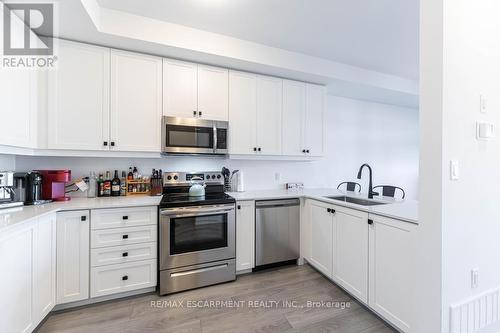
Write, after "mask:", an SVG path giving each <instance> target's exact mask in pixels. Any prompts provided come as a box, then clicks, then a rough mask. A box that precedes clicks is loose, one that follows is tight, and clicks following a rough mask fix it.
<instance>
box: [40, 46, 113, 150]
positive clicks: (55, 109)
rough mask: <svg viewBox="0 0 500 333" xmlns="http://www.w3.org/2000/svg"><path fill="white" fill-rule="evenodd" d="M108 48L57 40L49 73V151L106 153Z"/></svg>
mask: <svg viewBox="0 0 500 333" xmlns="http://www.w3.org/2000/svg"><path fill="white" fill-rule="evenodd" d="M109 57H110V50H109V49H108V48H103V47H98V46H93V45H88V44H82V43H74V42H69V41H65V40H59V54H58V60H57V69H56V70H52V71H50V72H49V86H48V96H49V98H48V148H49V149H76V150H108V147H109V146H108V144H109V142H108V141H109V70H110V68H109Z"/></svg>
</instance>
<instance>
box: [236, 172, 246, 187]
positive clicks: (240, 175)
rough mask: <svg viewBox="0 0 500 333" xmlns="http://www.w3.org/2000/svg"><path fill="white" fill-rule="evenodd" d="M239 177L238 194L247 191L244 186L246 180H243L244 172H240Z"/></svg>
mask: <svg viewBox="0 0 500 333" xmlns="http://www.w3.org/2000/svg"><path fill="white" fill-rule="evenodd" d="M237 175H238V186H237V187H236V190H237V191H238V192H243V191H245V185H244V180H243V171H241V170H240V172H238V173H237Z"/></svg>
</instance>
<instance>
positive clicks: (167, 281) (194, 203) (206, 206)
mask: <svg viewBox="0 0 500 333" xmlns="http://www.w3.org/2000/svg"><path fill="white" fill-rule="evenodd" d="M163 179H164V187H163V198H162V201H161V203H160V233H159V238H160V239H159V242H160V246H159V247H160V249H159V250H160V256H159V257H160V259H159V261H160V262H159V267H160V294H161V295H165V294H170V293H174V292H178V291H182V290H187V289H192V288H198V287H203V286H207V285H211V284H216V283H221V282H226V281H232V280H235V279H236V260H235V258H236V244H235V243H236V223H235V202H236V201H235V200H234V198H232V197H230V196H228V195H226V194H225V193H224V181H223V178H222V175H221V174H220V172H193V173H183V172H171V173H165V174H164V176H163ZM200 179H201V180H202V181H203V182H205V185H206V188H205V195H204V196H198V197H195V196H189V188H190V187H191V185H192V183H193V182H200Z"/></svg>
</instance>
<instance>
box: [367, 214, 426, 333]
mask: <svg viewBox="0 0 500 333" xmlns="http://www.w3.org/2000/svg"><path fill="white" fill-rule="evenodd" d="M370 218H371V219H372V221H373V224H372V225H370V227H369V234H370V275H369V276H370V298H369V299H370V303H369V305H370V307H371V308H372V309H374V310H375V311H376V312H377V313H378V314H379V315H381V316H382V317H383V318H385V319H386V320H388V321H389V322H390V323H392V324H393V325H394V326H396V327H398V328H399V329H400V330H402V331H403V332H409V331H410V328H411V323H410V320H411V319H410V318H411V313H412V309H411V305H412V304H413V303H414V302H413V293H412V290H413V287H414V285H415V280H414V277H415V271H414V267H413V262H414V260H413V258H414V253H415V251H414V247H413V244H414V235H415V231H416V228H417V226H416V225H415V224H412V223H408V222H403V221H398V220H393V219H389V218H386V217H381V216H376V215H370Z"/></svg>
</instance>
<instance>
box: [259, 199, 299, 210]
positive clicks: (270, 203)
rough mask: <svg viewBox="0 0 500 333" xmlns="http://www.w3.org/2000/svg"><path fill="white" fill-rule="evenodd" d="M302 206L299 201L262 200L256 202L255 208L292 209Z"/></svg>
mask: <svg viewBox="0 0 500 333" xmlns="http://www.w3.org/2000/svg"><path fill="white" fill-rule="evenodd" d="M299 204H300V200H299V199H284V200H261V201H255V208H256V209H259V208H273V207H290V206H298V205H299Z"/></svg>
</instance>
